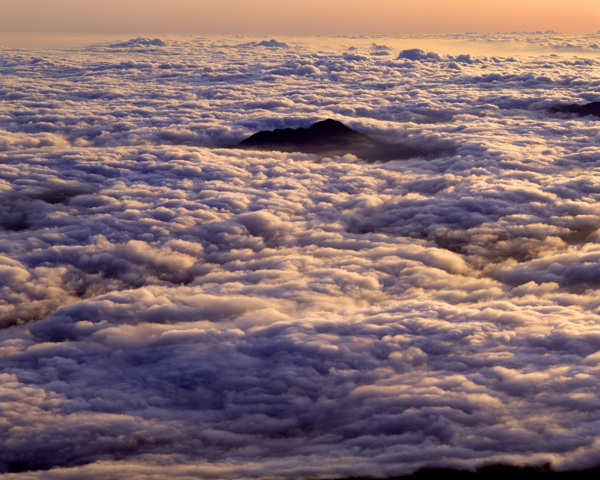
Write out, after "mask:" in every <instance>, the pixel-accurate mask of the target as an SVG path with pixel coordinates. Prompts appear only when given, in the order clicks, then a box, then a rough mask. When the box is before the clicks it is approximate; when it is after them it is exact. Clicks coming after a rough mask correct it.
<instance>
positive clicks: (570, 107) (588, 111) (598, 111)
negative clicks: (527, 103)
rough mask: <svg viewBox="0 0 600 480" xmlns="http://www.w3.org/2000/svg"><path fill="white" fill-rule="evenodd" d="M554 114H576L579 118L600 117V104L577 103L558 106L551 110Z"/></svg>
mask: <svg viewBox="0 0 600 480" xmlns="http://www.w3.org/2000/svg"><path fill="white" fill-rule="evenodd" d="M550 111H551V112H553V113H574V114H575V115H577V116H578V117H587V116H588V115H593V116H594V117H600V102H591V103H586V104H583V105H579V104H576V103H572V104H565V105H557V106H556V107H552V108H551V109H550Z"/></svg>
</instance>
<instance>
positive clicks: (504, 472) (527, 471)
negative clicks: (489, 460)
mask: <svg viewBox="0 0 600 480" xmlns="http://www.w3.org/2000/svg"><path fill="white" fill-rule="evenodd" d="M598 475H600V468H592V469H588V470H569V471H564V472H557V471H555V470H552V469H551V468H550V466H549V465H543V466H540V467H513V466H509V465H488V466H485V467H481V468H478V469H477V470H475V471H474V472H472V471H469V470H454V469H451V468H432V469H429V468H425V469H422V470H419V471H417V472H415V473H413V474H412V475H405V476H401V477H388V478H386V479H381V478H378V477H351V478H345V479H337V480H429V479H433V480H438V479H439V480H446V479H449V478H451V479H452V480H507V479H510V480H537V479H539V480H571V479H573V480H593V479H597V478H598Z"/></svg>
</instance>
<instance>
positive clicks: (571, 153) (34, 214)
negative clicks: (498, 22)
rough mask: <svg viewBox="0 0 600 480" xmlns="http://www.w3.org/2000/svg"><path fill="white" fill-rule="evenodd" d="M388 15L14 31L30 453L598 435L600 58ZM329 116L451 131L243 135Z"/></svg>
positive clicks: (237, 452)
mask: <svg viewBox="0 0 600 480" xmlns="http://www.w3.org/2000/svg"><path fill="white" fill-rule="evenodd" d="M229 40H231V39H229ZM563 40H564V39H563ZM382 41H383V40H382V39H377V40H376V42H377V44H375V45H373V44H372V43H373V39H370V41H369V43H367V44H366V46H365V47H364V48H362V47H356V49H354V50H352V52H353V53H352V54H350V55H349V54H348V48H347V46H345V47H344V48H343V49H342V48H340V49H324V48H321V47H319V46H318V45H316V46H315V45H312V44H309V43H306V44H301V43H299V41H298V40H295V41H294V42H292V41H289V42H286V45H285V46H283V47H282V45H275V44H274V45H259V44H256V45H252V46H251V47H252V48H249V46H248V43H247V42H246V44H241V45H233V46H232V45H230V44H227V43H225V42H218V41H211V42H209V41H207V40H196V39H186V40H181V41H175V40H173V41H169V42H168V43H167V42H165V43H166V45H163V46H160V48H153V51H152V52H149V51H146V48H145V47H144V48H137V47H136V48H133V49H129V50H127V49H114V48H111V47H110V46H108V47H106V46H95V47H90V48H88V49H78V50H69V51H68V54H67V53H66V52H64V51H44V52H28V51H18V50H2V51H0V56H2V67H0V69H2V74H3V75H5V78H7V82H6V84H5V86H3V87H2V89H3V90H2V95H3V96H5V97H6V98H8V99H9V102H7V105H9V108H7V109H6V110H5V111H4V112H3V113H2V114H1V115H0V130H1V135H0V139H1V140H0V146H1V147H0V148H1V149H2V152H1V153H0V206H1V207H2V208H1V210H0V228H1V229H2V230H1V231H2V236H0V322H1V325H2V328H3V329H2V330H1V331H0V358H1V360H0V365H1V373H0V375H1V376H2V382H1V383H0V385H1V386H0V396H1V398H2V402H3V409H4V410H3V412H4V413H3V418H4V419H5V420H4V425H5V426H7V427H10V428H9V429H8V430H7V433H6V435H4V436H3V437H2V439H0V451H2V455H1V456H0V457H1V460H0V470H1V471H2V472H11V471H13V472H14V471H18V470H28V473H26V474H25V475H27V476H28V477H27V478H69V476H76V477H77V476H79V477H82V476H97V474H98V472H100V471H102V472H104V473H102V474H103V475H109V476H111V478H152V475H154V476H155V477H156V478H159V477H160V478H162V477H164V476H172V477H175V478H177V477H181V478H186V477H187V478H189V477H190V476H196V477H202V478H232V479H236V478H267V477H268V476H269V475H277V476H279V477H281V478H299V477H302V476H306V477H309V476H315V477H317V476H319V477H326V476H332V477H334V476H335V477H343V476H352V475H365V476H367V475H370V476H386V475H387V476H392V475H401V474H405V473H410V472H412V471H414V470H416V469H418V468H421V467H425V466H428V467H436V466H451V467H460V468H475V467H477V466H480V465H484V464H488V463H494V462H507V463H511V464H541V463H545V462H551V463H552V465H553V466H555V467H557V468H567V467H568V468H575V467H577V466H579V465H581V466H591V465H592V464H593V462H592V460H590V458H591V457H592V454H591V453H590V452H593V451H594V449H595V448H596V447H597V445H596V440H595V434H594V431H595V430H594V429H593V428H591V426H593V424H594V422H596V421H597V418H596V416H597V415H596V413H595V412H596V411H597V402H596V401H595V398H597V396H598V391H597V390H598V388H597V382H596V381H595V379H596V378H597V374H598V371H597V370H598V361H597V360H598V359H597V351H598V348H599V346H600V330H598V328H597V327H596V324H597V323H598V322H597V320H598V318H597V317H598V308H599V305H600V304H599V302H598V299H597V289H598V275H597V273H596V268H595V266H596V264H597V262H598V258H599V257H598V256H599V251H598V248H597V246H596V239H597V236H598V232H597V230H598V227H599V226H600V212H599V211H598V207H597V205H598V195H599V193H600V188H599V185H600V180H598V178H597V175H596V173H595V170H594V168H593V167H594V165H595V162H596V161H597V160H598V147H597V145H596V143H595V142H596V137H597V135H596V134H597V123H595V122H594V121H591V120H590V119H577V118H570V119H564V118H558V117H557V116H555V115H554V116H553V115H552V114H550V112H548V110H547V107H548V106H551V105H553V104H556V103H557V102H559V101H564V100H566V99H569V100H570V101H583V100H587V101H590V100H591V99H590V96H591V95H592V93H593V92H594V91H595V89H597V86H598V81H597V79H596V76H595V75H596V74H595V70H596V69H597V66H598V61H597V60H589V61H588V59H586V60H585V61H580V60H578V59H576V58H574V57H569V56H565V57H551V56H541V57H526V56H518V55H515V56H514V58H512V59H509V58H508V57H501V56H495V57H489V56H484V55H481V54H479V53H472V54H468V53H465V54H463V55H447V54H436V56H435V57H433V56H431V55H429V54H427V53H425V56H426V57H427V59H426V61H422V62H417V61H412V60H409V59H407V58H401V59H394V57H395V56H396V55H395V54H393V55H371V53H372V52H390V51H392V52H393V51H394V49H395V48H396V47H395V46H394V43H393V41H392V39H390V40H389V42H388V40H387V39H386V40H385V45H381V44H380V42H382ZM548 41H552V42H555V41H557V40H555V39H553V40H548ZM561 41H562V40H561ZM581 41H583V40H581ZM229 43H231V42H229ZM277 43H278V44H279V43H283V42H279V41H277ZM388 44H389V46H388ZM265 47H266V48H265ZM274 47H277V48H274ZM279 47H281V48H279ZM384 47H385V48H384ZM427 51H428V50H423V52H427ZM427 55H429V56H427ZM401 56H402V54H401ZM42 57H43V59H44V61H39V60H35V59H40V58H42ZM452 64H454V65H457V66H459V68H460V69H459V70H457V69H456V68H453V67H450V68H448V67H449V66H450V65H452ZM590 92H592V93H590ZM329 117H331V118H335V119H338V120H340V121H343V122H344V123H346V124H347V125H348V126H350V127H352V128H354V129H356V130H359V131H361V132H363V133H366V134H369V135H372V136H375V137H377V138H378V139H382V140H385V141H388V142H397V143H402V144H409V145H412V146H414V147H419V148H421V149H424V150H426V151H428V152H431V154H430V155H429V156H427V158H419V159H411V160H406V161H394V162H388V163H365V162H363V161H362V160H361V159H359V158H356V157H352V156H345V157H341V158H325V159H319V158H317V157H316V156H313V155H305V154H285V153H280V152H253V151H241V150H236V149H226V148H217V147H225V146H230V145H232V144H235V143H236V142H238V141H239V140H241V139H242V138H244V136H246V135H249V134H250V133H252V132H255V131H257V130H265V129H273V128H286V127H290V128H297V127H300V126H307V125H309V124H310V123H312V122H314V121H316V120H319V119H324V118H329ZM515 452H518V453H515ZM340 459H343V460H340ZM578 462H580V463H578ZM50 469H51V470H50Z"/></svg>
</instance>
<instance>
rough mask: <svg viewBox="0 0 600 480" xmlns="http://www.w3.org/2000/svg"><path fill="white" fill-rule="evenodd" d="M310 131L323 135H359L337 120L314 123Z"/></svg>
mask: <svg viewBox="0 0 600 480" xmlns="http://www.w3.org/2000/svg"><path fill="white" fill-rule="evenodd" d="M309 130H311V131H313V132H319V133H321V134H323V135H326V134H327V135H353V134H358V135H360V133H358V132H357V131H355V130H352V129H351V128H350V127H347V126H346V125H344V124H343V123H342V122H338V121H337V120H333V119H331V118H328V119H327V120H321V121H320V122H317V123H313V124H312V125H311V126H310V127H309Z"/></svg>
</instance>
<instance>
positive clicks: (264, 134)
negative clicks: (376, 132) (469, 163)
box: [233, 119, 422, 161]
mask: <svg viewBox="0 0 600 480" xmlns="http://www.w3.org/2000/svg"><path fill="white" fill-rule="evenodd" d="M233 148H242V149H248V150H271V151H273V150H274V151H279V152H302V153H316V154H318V155H321V156H342V155H345V154H347V153H351V154H353V155H356V156H357V157H359V158H362V159H363V160H367V161H377V160H381V161H389V160H400V159H406V158H411V157H417V156H419V155H421V154H422V153H421V152H419V151H418V150H415V149H414V148H411V147H408V146H406V145H401V144H391V143H385V142H380V141H378V140H375V139H374V138H371V137H370V136H369V135H365V134H363V133H359V132H357V131H355V130H352V129H351V128H349V127H347V126H346V125H344V124H343V123H341V122H338V121H336V120H331V119H327V120H323V121H320V122H317V123H314V124H313V125H311V126H310V127H308V128H295V129H292V128H284V129H276V130H272V131H261V132H258V133H255V134H254V135H252V136H250V137H248V138H247V139H245V140H242V141H241V142H240V143H238V144H237V145H235V146H233Z"/></svg>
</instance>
